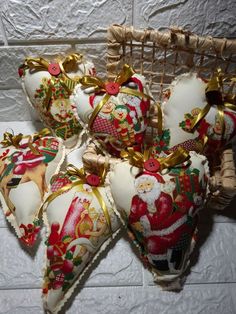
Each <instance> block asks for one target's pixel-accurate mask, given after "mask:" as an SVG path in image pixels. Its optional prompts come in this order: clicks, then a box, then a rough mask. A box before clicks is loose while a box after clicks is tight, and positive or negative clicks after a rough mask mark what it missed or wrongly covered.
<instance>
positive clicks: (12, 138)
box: [0, 132, 23, 148]
mask: <svg viewBox="0 0 236 314" xmlns="http://www.w3.org/2000/svg"><path fill="white" fill-rule="evenodd" d="M22 138H23V134H22V133H19V134H18V135H14V134H12V133H9V132H5V133H4V134H3V140H2V141H1V142H0V144H1V145H2V146H3V147H8V146H11V145H12V146H15V147H16V148H19V146H20V145H19V144H20V142H21V140H22Z"/></svg>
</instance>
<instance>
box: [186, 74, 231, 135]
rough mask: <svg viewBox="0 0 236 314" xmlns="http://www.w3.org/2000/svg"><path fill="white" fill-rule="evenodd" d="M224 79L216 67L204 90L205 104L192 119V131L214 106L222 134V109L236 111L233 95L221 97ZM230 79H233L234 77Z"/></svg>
mask: <svg viewBox="0 0 236 314" xmlns="http://www.w3.org/2000/svg"><path fill="white" fill-rule="evenodd" d="M225 79H226V78H225V77H224V75H223V73H222V71H221V70H220V69H217V73H216V75H214V76H213V77H212V78H211V79H210V81H209V82H208V84H207V87H206V90H205V95H206V100H207V104H206V106H205V107H204V108H203V109H202V110H201V111H200V112H199V114H198V115H197V116H196V118H195V119H194V120H193V121H192V124H191V131H194V130H193V129H194V128H195V127H196V126H197V125H198V123H199V122H200V121H202V119H204V117H205V116H206V115H207V114H208V112H209V111H210V109H211V107H212V106H216V107H217V110H218V115H219V123H220V125H221V128H222V130H223V132H222V134H224V130H225V122H224V109H227V108H228V109H230V110H233V111H236V105H235V95H233V96H232V95H230V96H226V97H225V99H224V98H223V82H224V80H225ZM232 81H234V78H233V79H232Z"/></svg>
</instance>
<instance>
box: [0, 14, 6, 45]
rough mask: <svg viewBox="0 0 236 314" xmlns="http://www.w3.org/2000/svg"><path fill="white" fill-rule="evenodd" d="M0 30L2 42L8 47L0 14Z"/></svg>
mask: <svg viewBox="0 0 236 314" xmlns="http://www.w3.org/2000/svg"><path fill="white" fill-rule="evenodd" d="M0 30H1V34H2V37H3V43H4V46H5V47H8V41H7V34H6V32H5V28H4V25H3V21H2V14H0Z"/></svg>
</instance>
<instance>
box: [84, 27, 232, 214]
mask: <svg viewBox="0 0 236 314" xmlns="http://www.w3.org/2000/svg"><path fill="white" fill-rule="evenodd" d="M125 63H128V64H130V65H132V66H133V67H134V69H135V71H136V72H137V73H140V74H143V75H144V76H145V77H146V78H147V80H148V82H149V84H150V88H151V91H152V93H153V95H154V97H155V99H156V100H157V101H160V102H161V101H162V96H163V91H164V89H165V88H166V87H167V86H168V85H169V84H170V83H171V81H172V80H173V79H174V78H175V76H176V75H179V74H181V73H185V72H189V71H191V70H192V71H195V72H197V73H198V74H199V75H200V76H201V77H202V78H206V79H208V78H210V77H211V75H212V74H213V73H214V71H215V70H216V68H218V67H220V68H221V69H222V71H223V72H224V73H225V74H227V76H228V77H229V78H230V77H235V76H236V40H227V39H225V38H223V39H222V38H212V37H200V36H197V35H195V34H192V33H190V32H186V31H183V30H182V29H178V28H171V29H170V30H169V31H168V32H159V31H157V30H150V29H145V30H137V29H134V28H133V27H126V26H120V25H113V26H111V27H110V28H109V29H108V46H107V72H108V73H107V76H108V78H109V79H113V78H114V77H115V76H116V75H117V73H118V72H119V71H120V70H121V68H122V66H123V64H125ZM235 85H236V84H234V83H233V82H232V81H230V80H227V81H226V82H225V84H224V93H225V94H227V93H228V92H230V93H233V92H234V93H235V89H236V86H235ZM155 109H156V108H155V107H154V108H153V110H152V114H151V119H150V123H149V138H153V136H155V134H156V133H157V120H156V110H155ZM90 153H91V151H90ZM93 153H94V152H93ZM225 156H227V158H225ZM90 157H92V155H91V154H87V155H86V154H85V158H84V161H85V163H89V158H90ZM94 158H95V155H94V156H93V158H92V159H93V161H94ZM226 159H227V160H229V159H230V160H231V163H230V164H229V163H228V161H226ZM106 160H107V159H106ZM103 162H105V159H103V157H102V154H100V155H99V157H97V161H96V164H97V165H98V164H101V163H103ZM90 165H91V163H90ZM225 169H227V171H225ZM211 171H212V175H213V177H212V178H211V182H212V184H211V187H212V193H213V192H214V193H213V197H214V203H213V202H212V204H214V207H215V208H218V207H219V208H222V206H223V204H225V206H227V204H228V203H229V201H230V200H231V199H232V198H233V196H234V195H235V194H236V191H235V190H236V189H232V188H231V187H232V185H231V183H232V182H234V184H233V186H234V187H236V175H235V167H234V162H233V152H232V150H227V151H226V152H224V153H223V154H222V158H221V162H220V163H218V164H216V165H215V164H214V165H212V166H211ZM218 175H220V179H219V176H218ZM229 182H231V183H230V184H229ZM216 191H217V193H216ZM224 199H225V203H224V202H222V200H224ZM217 200H219V206H218V202H217ZM226 200H227V201H226Z"/></svg>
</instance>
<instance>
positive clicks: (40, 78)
mask: <svg viewBox="0 0 236 314" xmlns="http://www.w3.org/2000/svg"><path fill="white" fill-rule="evenodd" d="M94 73H95V69H94V65H93V63H91V62H89V61H85V60H83V58H82V56H81V55H79V54H72V55H70V56H67V57H66V58H65V59H64V61H56V62H51V63H50V62H49V61H47V60H45V59H43V58H27V59H26V60H25V63H24V64H23V66H21V67H20V69H19V74H20V76H21V78H22V86H23V89H24V91H25V94H26V96H27V100H28V102H29V103H30V105H32V106H33V107H34V108H35V109H36V111H37V113H38V114H39V117H40V119H41V120H42V122H43V123H44V124H45V125H46V126H47V127H49V128H50V129H51V130H52V131H53V133H54V134H55V135H56V136H58V137H60V138H62V139H63V140H64V143H65V145H66V147H68V148H72V147H74V146H76V145H77V144H78V141H79V139H80V137H79V135H80V133H81V126H80V124H79V121H78V116H77V112H76V108H74V107H73V105H72V104H71V102H70V99H69V96H70V95H71V93H72V91H73V89H74V87H75V85H76V84H77V82H78V79H79V78H80V77H81V76H83V75H87V74H90V75H93V74H94Z"/></svg>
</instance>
